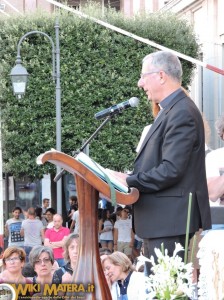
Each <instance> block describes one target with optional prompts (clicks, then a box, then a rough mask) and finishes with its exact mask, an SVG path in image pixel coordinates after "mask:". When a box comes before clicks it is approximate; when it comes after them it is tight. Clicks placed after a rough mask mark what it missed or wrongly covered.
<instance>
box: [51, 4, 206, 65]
mask: <svg viewBox="0 0 224 300" xmlns="http://www.w3.org/2000/svg"><path fill="white" fill-rule="evenodd" d="M46 1H47V2H49V3H51V4H54V5H56V6H58V7H61V8H63V9H65V10H68V11H70V12H72V13H74V14H76V15H78V16H80V17H82V18H85V19H89V20H91V21H93V22H95V23H97V24H100V25H102V26H104V27H106V28H109V29H111V30H114V31H116V32H119V33H121V34H123V35H126V36H128V37H130V38H133V39H135V40H137V41H140V42H142V43H145V44H147V45H150V46H152V47H154V48H157V49H160V50H165V51H170V52H172V53H173V54H175V55H176V56H178V57H181V58H183V59H185V60H188V61H190V62H192V63H194V64H197V65H201V66H202V67H205V66H206V64H205V63H203V62H202V61H200V60H198V59H195V58H192V57H190V56H188V55H185V54H182V53H180V52H178V51H175V50H172V49H169V48H167V47H164V46H161V45H159V44H157V43H155V42H153V41H150V40H149V39H145V38H142V37H140V36H138V35H135V34H133V33H131V32H128V31H126V30H123V29H121V28H119V27H116V26H114V25H111V24H109V23H107V22H104V21H101V20H99V19H96V18H93V17H90V16H88V15H86V14H84V13H82V12H80V11H78V10H76V9H73V8H71V7H68V6H66V5H64V4H61V3H58V2H57V1H54V0H46Z"/></svg>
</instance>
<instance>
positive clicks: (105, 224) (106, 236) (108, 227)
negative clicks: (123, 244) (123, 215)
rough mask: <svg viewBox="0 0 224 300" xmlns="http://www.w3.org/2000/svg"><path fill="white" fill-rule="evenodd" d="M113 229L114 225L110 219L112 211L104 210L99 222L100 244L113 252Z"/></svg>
mask: <svg viewBox="0 0 224 300" xmlns="http://www.w3.org/2000/svg"><path fill="white" fill-rule="evenodd" d="M113 228H114V223H113V221H112V219H111V218H110V211H109V210H108V209H104V210H103V212H102V218H101V219H100V220H99V234H100V244H101V246H102V248H108V249H110V251H113Z"/></svg>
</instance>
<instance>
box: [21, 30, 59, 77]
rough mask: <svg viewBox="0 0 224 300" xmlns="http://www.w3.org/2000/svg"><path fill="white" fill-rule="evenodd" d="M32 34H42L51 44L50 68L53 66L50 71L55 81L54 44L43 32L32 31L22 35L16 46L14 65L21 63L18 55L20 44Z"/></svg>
mask: <svg viewBox="0 0 224 300" xmlns="http://www.w3.org/2000/svg"><path fill="white" fill-rule="evenodd" d="M32 34H42V35H44V36H46V37H47V38H48V40H49V41H50V42H51V45H52V66H53V70H52V76H53V78H54V79H55V77H56V74H55V46H54V42H53V40H52V38H51V37H50V36H49V35H48V34H46V33H45V32H42V31H38V30H33V31H29V32H27V33H26V34H24V35H23V36H22V37H21V39H20V40H19V43H18V45H17V57H16V63H17V64H18V63H20V64H21V62H22V60H21V55H20V47H21V44H22V42H23V40H24V39H25V38H26V37H27V36H29V35H32Z"/></svg>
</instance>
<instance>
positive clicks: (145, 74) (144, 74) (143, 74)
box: [140, 71, 160, 79]
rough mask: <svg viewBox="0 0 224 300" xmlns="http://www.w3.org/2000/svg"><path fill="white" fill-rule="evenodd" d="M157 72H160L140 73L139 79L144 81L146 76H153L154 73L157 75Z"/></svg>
mask: <svg viewBox="0 0 224 300" xmlns="http://www.w3.org/2000/svg"><path fill="white" fill-rule="evenodd" d="M159 72H160V71H151V72H145V73H141V74H140V78H141V79H144V78H145V77H146V76H147V75H150V74H154V73H159Z"/></svg>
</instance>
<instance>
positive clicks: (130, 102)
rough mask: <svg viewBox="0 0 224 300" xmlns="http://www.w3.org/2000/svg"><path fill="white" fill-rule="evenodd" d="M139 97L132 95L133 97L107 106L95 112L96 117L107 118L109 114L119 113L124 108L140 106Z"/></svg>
mask: <svg viewBox="0 0 224 300" xmlns="http://www.w3.org/2000/svg"><path fill="white" fill-rule="evenodd" d="M138 103H139V99H138V98H136V97H132V98H131V99H129V100H127V101H124V102H121V103H119V104H115V105H113V106H111V107H109V108H106V109H104V110H101V111H99V112H98V113H96V114H95V118H96V119H97V120H99V119H102V118H105V117H107V116H111V115H115V114H119V113H120V112H121V111H122V110H124V109H126V108H128V107H136V106H138Z"/></svg>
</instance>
